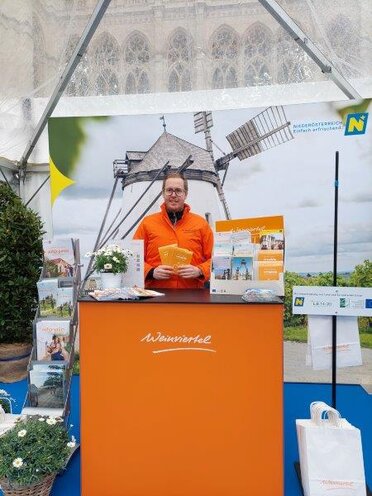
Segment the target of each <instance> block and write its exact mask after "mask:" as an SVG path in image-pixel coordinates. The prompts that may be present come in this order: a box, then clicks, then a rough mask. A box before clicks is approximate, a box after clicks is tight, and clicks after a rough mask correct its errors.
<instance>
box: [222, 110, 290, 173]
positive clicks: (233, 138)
mask: <svg viewBox="0 0 372 496" xmlns="http://www.w3.org/2000/svg"><path fill="white" fill-rule="evenodd" d="M226 139H227V141H228V142H229V143H230V145H231V148H232V152H231V153H230V154H229V155H226V157H222V160H221V165H225V163H226V162H227V161H228V160H231V159H232V158H234V157H238V158H239V159H240V160H244V159H246V158H249V157H252V156H253V155H257V154H258V153H261V152H264V151H265V150H268V149H269V148H273V147H274V146H278V145H281V144H283V143H285V142H287V141H289V140H291V139H293V134H292V131H291V129H290V122H289V121H287V118H286V115H285V112H284V108H283V107H282V106H279V107H269V108H267V109H265V110H264V111H263V112H261V113H260V114H258V115H256V116H255V117H253V118H252V119H251V120H249V121H248V122H246V123H245V124H243V125H242V126H240V127H239V128H238V129H236V130H235V131H233V132H232V133H230V134H229V135H228V136H226ZM222 162H223V164H222ZM224 168H225V167H224Z"/></svg>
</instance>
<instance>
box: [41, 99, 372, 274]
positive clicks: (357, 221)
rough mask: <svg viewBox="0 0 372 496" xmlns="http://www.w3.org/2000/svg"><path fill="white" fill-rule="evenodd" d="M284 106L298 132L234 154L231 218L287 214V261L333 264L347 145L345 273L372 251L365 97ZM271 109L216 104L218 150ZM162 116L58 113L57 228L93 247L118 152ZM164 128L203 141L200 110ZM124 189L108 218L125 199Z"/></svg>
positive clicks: (53, 128)
mask: <svg viewBox="0 0 372 496" xmlns="http://www.w3.org/2000/svg"><path fill="white" fill-rule="evenodd" d="M345 105H346V104H345V103H343V104H338V103H334V104H330V103H327V104H307V105H293V106H287V107H285V112H286V116H287V119H288V120H289V121H290V122H291V129H292V132H293V135H294V139H293V140H291V141H288V142H287V143H284V144H282V145H280V146H277V147H275V148H272V149H270V150H267V151H265V152H263V153H261V154H259V155H256V156H254V157H251V158H248V159H245V160H244V161H239V160H238V159H234V160H233V161H232V162H231V164H230V168H229V171H228V174H227V178H226V182H225V185H224V191H225V195H226V198H227V201H228V204H229V207H230V212H231V215H232V218H244V217H255V216H258V217H260V216H270V215H283V216H284V219H285V230H286V269H287V270H290V271H294V272H299V273H305V274H306V273H314V272H328V271H331V270H332V267H333V265H332V256H333V219H334V162H335V152H336V150H338V151H339V153H340V173H339V258H338V268H339V271H340V272H350V271H352V270H353V269H354V267H355V265H357V264H359V263H362V262H363V261H364V260H366V259H370V258H371V254H372V139H371V137H372V123H368V102H363V103H362V104H361V105H360V106H356V107H346V106H345ZM262 110H264V109H241V110H234V111H223V112H222V111H219V112H218V111H217V112H213V121H214V126H213V128H212V129H211V135H212V139H213V142H214V143H216V145H217V146H218V148H217V147H215V148H214V154H215V158H218V157H220V156H222V153H223V152H225V153H228V152H230V151H231V148H230V146H229V144H228V142H227V140H226V136H227V135H228V134H229V133H231V132H232V131H234V130H235V129H236V128H238V127H239V126H241V125H242V124H244V123H245V122H247V121H248V120H249V119H251V118H252V117H254V116H255V115H257V114H258V113H259V112H261V111H262ZM160 117H161V116H160V115H140V116H113V117H98V118H97V117H92V118H52V119H50V121H49V143H50V158H51V172H52V174H51V176H52V200H53V202H54V206H53V224H54V233H55V236H56V237H70V236H72V237H77V238H79V239H80V242H81V247H82V253H85V252H86V251H88V250H92V247H93V245H94V241H95V239H96V236H97V233H98V230H99V227H100V225H101V221H102V218H103V215H104V212H105V209H106V206H107V202H108V198H109V196H110V193H111V190H112V187H113V182H114V178H113V172H112V163H113V160H115V159H118V158H122V159H123V158H124V157H125V152H126V151H127V150H148V149H149V148H150V147H151V146H152V145H153V144H154V142H155V141H156V140H157V139H158V138H159V136H160V135H161V133H162V132H163V127H162V124H163V121H162V120H159V118H160ZM165 122H166V126H167V131H168V132H170V133H172V134H174V135H176V136H177V137H179V138H182V139H184V140H186V141H189V142H191V143H194V144H196V145H198V146H201V147H203V148H205V141H204V135H203V133H199V134H194V123H193V113H188V114H170V115H165ZM121 195H122V192H121V189H120V188H118V191H117V194H116V195H115V198H114V201H113V205H112V208H111V209H110V216H111V219H112V218H113V216H114V215H115V214H116V213H117V211H118V208H120V205H121Z"/></svg>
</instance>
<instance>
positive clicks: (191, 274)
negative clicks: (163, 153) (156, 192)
mask: <svg viewBox="0 0 372 496" xmlns="http://www.w3.org/2000/svg"><path fill="white" fill-rule="evenodd" d="M187 193H188V184H187V180H186V179H185V178H184V177H183V176H182V175H180V174H178V173H171V174H169V175H168V176H167V177H166V178H165V179H164V181H163V198H164V203H163V204H162V205H161V211H160V212H158V213H155V214H152V215H149V216H147V217H145V218H144V219H143V220H142V222H141V223H140V225H139V226H138V228H137V230H136V232H135V234H134V236H133V239H143V240H144V251H145V279H146V282H145V285H146V287H148V288H179V289H187V288H202V287H203V286H204V283H205V282H206V281H208V280H209V277H210V264H211V256H212V248H213V233H212V230H211V228H210V227H209V225H208V223H207V221H206V220H205V219H203V217H201V216H200V215H196V214H193V213H191V212H190V207H189V205H187V203H185V200H186V197H187ZM170 244H177V245H178V246H179V247H180V248H186V249H187V250H190V251H192V253H193V256H192V259H191V264H189V265H181V266H179V267H178V268H177V270H175V269H174V268H173V267H171V266H169V265H162V263H161V260H160V255H159V247H160V246H165V245H170Z"/></svg>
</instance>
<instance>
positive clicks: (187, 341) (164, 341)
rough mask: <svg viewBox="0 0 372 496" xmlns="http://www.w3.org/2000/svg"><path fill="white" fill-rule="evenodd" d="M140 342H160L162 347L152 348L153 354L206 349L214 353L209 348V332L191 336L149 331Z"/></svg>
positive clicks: (214, 351) (210, 343)
mask: <svg viewBox="0 0 372 496" xmlns="http://www.w3.org/2000/svg"><path fill="white" fill-rule="evenodd" d="M141 343H154V344H161V345H162V346H163V347H162V348H160V349H156V350H152V353H154V354H157V353H166V352H173V351H201V352H203V351H206V352H209V353H216V350H215V349H214V348H211V346H212V336H211V335H210V334H208V335H201V334H195V335H193V336H190V335H186V334H181V335H175V336H173V335H170V334H164V333H162V332H161V331H157V332H154V333H152V332H149V333H147V334H146V335H145V336H144V337H143V338H142V339H141ZM169 345H170V346H169ZM172 345H176V346H172Z"/></svg>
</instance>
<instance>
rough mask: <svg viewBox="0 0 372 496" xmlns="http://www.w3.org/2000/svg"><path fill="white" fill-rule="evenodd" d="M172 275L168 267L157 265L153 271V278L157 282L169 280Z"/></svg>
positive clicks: (172, 271) (171, 268)
mask: <svg viewBox="0 0 372 496" xmlns="http://www.w3.org/2000/svg"><path fill="white" fill-rule="evenodd" d="M173 275H174V270H173V267H171V266H170V265H158V266H157V267H156V268H155V269H154V273H153V278H154V279H158V280H164V279H169V278H170V277H172V276H173Z"/></svg>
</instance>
